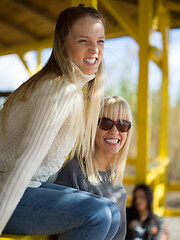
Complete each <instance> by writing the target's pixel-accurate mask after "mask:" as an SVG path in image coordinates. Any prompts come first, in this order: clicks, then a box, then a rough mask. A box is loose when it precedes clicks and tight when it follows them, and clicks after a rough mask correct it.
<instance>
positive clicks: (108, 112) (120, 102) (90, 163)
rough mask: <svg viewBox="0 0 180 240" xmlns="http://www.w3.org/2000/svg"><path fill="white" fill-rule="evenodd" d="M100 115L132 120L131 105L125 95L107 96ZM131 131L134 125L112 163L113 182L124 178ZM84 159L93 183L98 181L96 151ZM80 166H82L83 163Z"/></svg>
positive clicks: (117, 182)
mask: <svg viewBox="0 0 180 240" xmlns="http://www.w3.org/2000/svg"><path fill="white" fill-rule="evenodd" d="M99 117H106V118H110V119H114V118H115V119H120V120H128V121H130V122H132V114H131V109H130V106H129V104H128V103H127V101H126V100H125V99H124V98H123V97H119V96H112V97H111V96H109V97H105V99H104V102H103V104H102V106H101V111H100V115H99ZM131 133H132V127H131V129H130V130H129V131H128V132H127V139H126V142H125V144H124V146H123V147H122V148H121V149H120V150H119V152H117V153H115V154H114V159H113V162H112V165H111V180H112V183H113V184H119V183H121V182H122V180H123V176H124V169H125V164H126V159H127V154H128V150H129V145H130V140H131ZM84 161H85V166H86V175H87V178H88V180H89V181H90V182H91V183H93V184H96V183H98V179H99V178H100V175H99V173H98V167H97V163H96V160H95V158H94V151H93V152H91V155H90V158H88V159H85V160H84ZM80 166H81V167H82V164H81V163H80ZM83 172H84V170H83Z"/></svg>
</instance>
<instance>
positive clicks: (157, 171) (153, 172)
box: [147, 158, 169, 184]
mask: <svg viewBox="0 0 180 240" xmlns="http://www.w3.org/2000/svg"><path fill="white" fill-rule="evenodd" d="M156 161H157V162H158V161H159V163H157V165H156V166H155V167H153V168H151V169H150V170H149V171H148V172H147V184H151V183H152V182H153V181H155V180H156V179H157V177H160V176H161V175H162V174H164V172H165V171H166V167H167V166H168V164H169V159H168V158H164V159H163V160H158V159H157V160H156Z"/></svg>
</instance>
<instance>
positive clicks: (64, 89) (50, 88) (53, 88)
mask: <svg viewBox="0 0 180 240" xmlns="http://www.w3.org/2000/svg"><path fill="white" fill-rule="evenodd" d="M75 90H76V87H75V85H74V84H72V83H71V82H69V81H68V80H66V79H65V78H63V77H61V76H60V77H57V78H55V79H52V80H44V81H42V82H41V83H40V84H39V85H38V86H37V87H36V89H35V91H34V92H33V94H34V96H48V95H54V94H56V95H57V94H58V93H61V94H62V93H63V94H72V93H73V92H74V91H75Z"/></svg>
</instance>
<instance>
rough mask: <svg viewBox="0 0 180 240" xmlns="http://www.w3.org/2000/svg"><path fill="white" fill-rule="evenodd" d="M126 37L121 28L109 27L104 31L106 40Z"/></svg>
mask: <svg viewBox="0 0 180 240" xmlns="http://www.w3.org/2000/svg"><path fill="white" fill-rule="evenodd" d="M122 36H127V32H126V31H125V30H122V28H121V27H119V26H118V27H111V28H107V29H106V39H110V38H117V37H122Z"/></svg>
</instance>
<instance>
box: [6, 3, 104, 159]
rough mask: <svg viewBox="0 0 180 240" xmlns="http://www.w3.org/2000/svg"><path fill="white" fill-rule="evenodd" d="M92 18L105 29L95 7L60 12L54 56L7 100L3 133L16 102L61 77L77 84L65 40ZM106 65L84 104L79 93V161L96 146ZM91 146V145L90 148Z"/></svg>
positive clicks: (85, 90) (85, 94)
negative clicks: (77, 25) (75, 27)
mask: <svg viewBox="0 0 180 240" xmlns="http://www.w3.org/2000/svg"><path fill="white" fill-rule="evenodd" d="M86 16H91V17H92V18H95V19H99V20H101V21H102V23H103V25H104V20H103V18H102V15H101V14H100V13H99V12H98V11H97V10H96V9H95V8H92V7H84V6H82V5H81V6H78V7H71V8H67V9H65V10H64V11H62V12H61V14H60V15H59V17H58V19H57V23H56V28H55V34H54V43H53V48H52V53H51V56H50V58H49V60H48V61H47V63H46V65H45V66H44V67H43V68H42V69H41V70H40V71H39V72H38V73H36V74H35V75H33V76H32V77H31V78H30V79H29V80H27V81H26V82H25V83H23V84H22V85H21V86H20V87H19V88H18V89H16V90H15V91H14V92H13V93H12V94H11V95H10V96H9V97H8V99H7V101H6V102H5V104H4V106H3V109H2V111H3V129H4V133H6V124H7V118H8V113H9V111H10V109H11V107H13V105H14V104H15V103H17V102H21V101H22V102H25V101H27V100H28V99H29V97H30V96H31V94H32V93H33V91H34V90H35V89H36V88H38V87H39V85H40V84H42V83H43V81H56V82H57V83H58V82H59V81H61V79H62V78H61V76H64V75H65V76H66V77H67V80H69V82H71V83H72V84H74V83H75V82H76V81H77V80H75V79H74V77H75V74H74V72H73V66H72V64H71V61H70V60H69V57H68V56H69V54H68V49H66V38H67V36H68V34H69V32H70V30H71V28H72V26H73V24H74V23H75V22H76V21H77V20H78V19H80V18H83V17H86ZM102 72H103V63H101V64H100V66H99V68H98V71H97V73H96V74H95V78H94V79H93V80H91V81H90V82H88V83H87V84H86V85H85V86H84V88H83V101H82V97H81V93H80V91H78V90H77V98H76V101H77V102H76V104H75V107H76V108H75V109H74V112H75V113H74V115H75V116H74V118H73V120H74V129H75V130H74V133H78V138H77V143H76V144H75V146H74V149H73V151H72V153H71V155H73V154H75V153H76V154H77V155H78V156H79V158H84V157H85V158H87V157H88V156H89V154H90V152H91V151H92V149H93V146H94V139H95V134H96V127H97V121H98V115H99V111H100V102H101V100H102V98H103V92H104V89H103V77H102ZM89 143H91V144H89Z"/></svg>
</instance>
